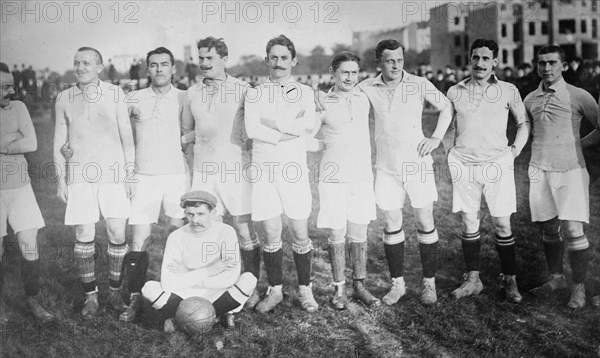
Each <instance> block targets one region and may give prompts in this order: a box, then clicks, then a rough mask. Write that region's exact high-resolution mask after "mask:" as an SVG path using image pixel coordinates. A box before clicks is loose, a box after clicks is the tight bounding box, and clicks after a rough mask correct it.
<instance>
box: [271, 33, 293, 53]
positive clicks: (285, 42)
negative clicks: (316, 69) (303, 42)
mask: <svg viewBox="0 0 600 358" xmlns="http://www.w3.org/2000/svg"><path fill="white" fill-rule="evenodd" d="M275 45H280V46H285V47H287V49H288V50H290V52H291V53H292V58H295V57H296V47H295V46H294V43H293V42H292V40H290V39H289V38H287V37H286V36H285V35H279V36H277V37H273V38H272V39H270V40H269V42H267V56H269V52H270V51H271V48H272V47H273V46H275Z"/></svg>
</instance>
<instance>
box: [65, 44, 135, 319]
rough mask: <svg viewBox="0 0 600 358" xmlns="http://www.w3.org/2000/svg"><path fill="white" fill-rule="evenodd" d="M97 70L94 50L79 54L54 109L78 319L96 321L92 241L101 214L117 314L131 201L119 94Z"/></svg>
mask: <svg viewBox="0 0 600 358" xmlns="http://www.w3.org/2000/svg"><path fill="white" fill-rule="evenodd" d="M103 68H104V66H103V64H102V55H101V54H100V52H99V51H98V50H96V49H94V48H92V47H81V48H80V49H78V50H77V52H76V53H75V58H74V61H73V70H74V72H75V76H76V77H77V85H76V86H74V87H71V88H69V89H66V90H64V91H62V92H61V93H60V95H59V97H58V100H57V102H56V128H55V132H54V161H55V163H56V164H57V165H58V169H59V170H58V171H57V173H58V190H57V195H58V197H59V198H60V199H61V200H62V201H63V202H65V203H66V204H67V208H66V212H65V224H66V225H72V226H75V263H76V265H77V268H78V271H79V278H80V280H81V282H82V285H83V290H84V292H85V296H86V300H85V303H84V305H83V309H82V311H81V314H82V316H83V318H84V319H89V318H92V317H94V316H95V315H96V313H97V311H98V308H99V303H98V288H97V284H96V274H95V267H94V266H95V260H94V253H95V248H94V236H95V223H96V222H97V221H98V220H99V216H100V214H102V216H103V217H104V218H105V220H106V231H107V234H108V265H109V296H108V300H109V304H110V306H111V307H113V308H114V309H116V310H119V311H122V310H124V309H126V308H127V306H126V305H125V303H124V302H123V299H122V298H121V292H120V286H121V268H122V266H123V258H124V257H125V254H126V253H127V244H126V242H125V227H126V222H127V218H128V217H129V211H130V202H129V199H130V198H132V197H133V196H134V195H135V185H134V183H133V181H134V180H135V178H134V174H135V172H134V167H135V148H134V141H133V135H132V131H131V123H130V121H129V115H128V112H127V104H126V100H125V94H124V93H123V91H122V90H121V89H120V88H119V87H117V86H114V85H112V84H109V83H106V82H102V81H100V79H99V77H98V76H99V75H100V73H101V72H102V69H103ZM61 148H62V150H61ZM67 153H69V155H67V158H69V157H70V158H69V159H66V158H65V156H64V155H65V154H67ZM67 163H68V168H65V164H67ZM62 168H65V169H67V170H68V173H66V171H63V170H62ZM67 178H68V180H67Z"/></svg>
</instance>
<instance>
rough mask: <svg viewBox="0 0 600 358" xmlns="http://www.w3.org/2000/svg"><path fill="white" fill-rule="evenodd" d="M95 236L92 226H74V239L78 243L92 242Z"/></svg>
mask: <svg viewBox="0 0 600 358" xmlns="http://www.w3.org/2000/svg"><path fill="white" fill-rule="evenodd" d="M95 235H96V228H95V226H94V224H86V225H77V226H75V238H76V240H77V241H79V242H92V241H94V236H95Z"/></svg>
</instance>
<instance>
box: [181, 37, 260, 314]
mask: <svg viewBox="0 0 600 358" xmlns="http://www.w3.org/2000/svg"><path fill="white" fill-rule="evenodd" d="M228 55H229V50H228V49H227V45H226V44H225V42H224V41H223V39H217V38H214V37H207V38H204V39H202V40H200V41H199V42H198V58H199V60H200V71H201V72H202V77H203V80H202V81H201V82H200V83H198V84H196V85H194V86H193V87H191V88H189V89H188V90H187V94H186V100H185V105H184V112H183V118H182V126H183V132H184V134H185V135H184V138H189V139H188V141H189V142H190V143H194V144H193V145H194V165H193V182H192V188H193V189H194V190H204V191H207V192H209V193H211V194H213V195H214V196H216V197H217V198H218V202H217V207H216V213H217V215H218V216H220V217H221V218H222V216H223V215H224V213H225V210H227V211H229V213H230V214H231V216H232V218H233V225H234V227H235V229H236V231H237V234H238V239H239V243H240V247H241V252H242V259H243V263H244V271H246V272H251V273H252V274H253V275H254V276H255V277H256V278H257V279H258V277H259V272H260V243H259V241H258V237H257V236H256V233H255V232H254V228H253V226H252V221H251V219H250V200H251V192H252V184H251V183H250V182H249V181H248V180H247V178H246V176H245V175H244V169H246V168H247V165H248V163H249V162H250V153H248V150H247V148H246V145H245V142H244V138H243V137H244V134H243V133H242V131H243V127H242V126H243V103H244V102H243V101H244V96H245V94H246V89H247V84H246V83H245V82H243V81H240V80H238V79H237V78H235V77H232V76H230V75H228V74H227V73H225V65H226V64H227V59H228ZM190 137H191V138H190ZM184 141H185V139H184ZM186 144H187V143H186ZM258 300H259V297H258V294H257V293H256V291H254V293H253V295H252V297H251V299H250V300H249V303H248V305H250V306H252V305H256V303H257V302H258Z"/></svg>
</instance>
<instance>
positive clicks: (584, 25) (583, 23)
mask: <svg viewBox="0 0 600 358" xmlns="http://www.w3.org/2000/svg"><path fill="white" fill-rule="evenodd" d="M581 33H582V34H585V33H587V21H585V20H581Z"/></svg>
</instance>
